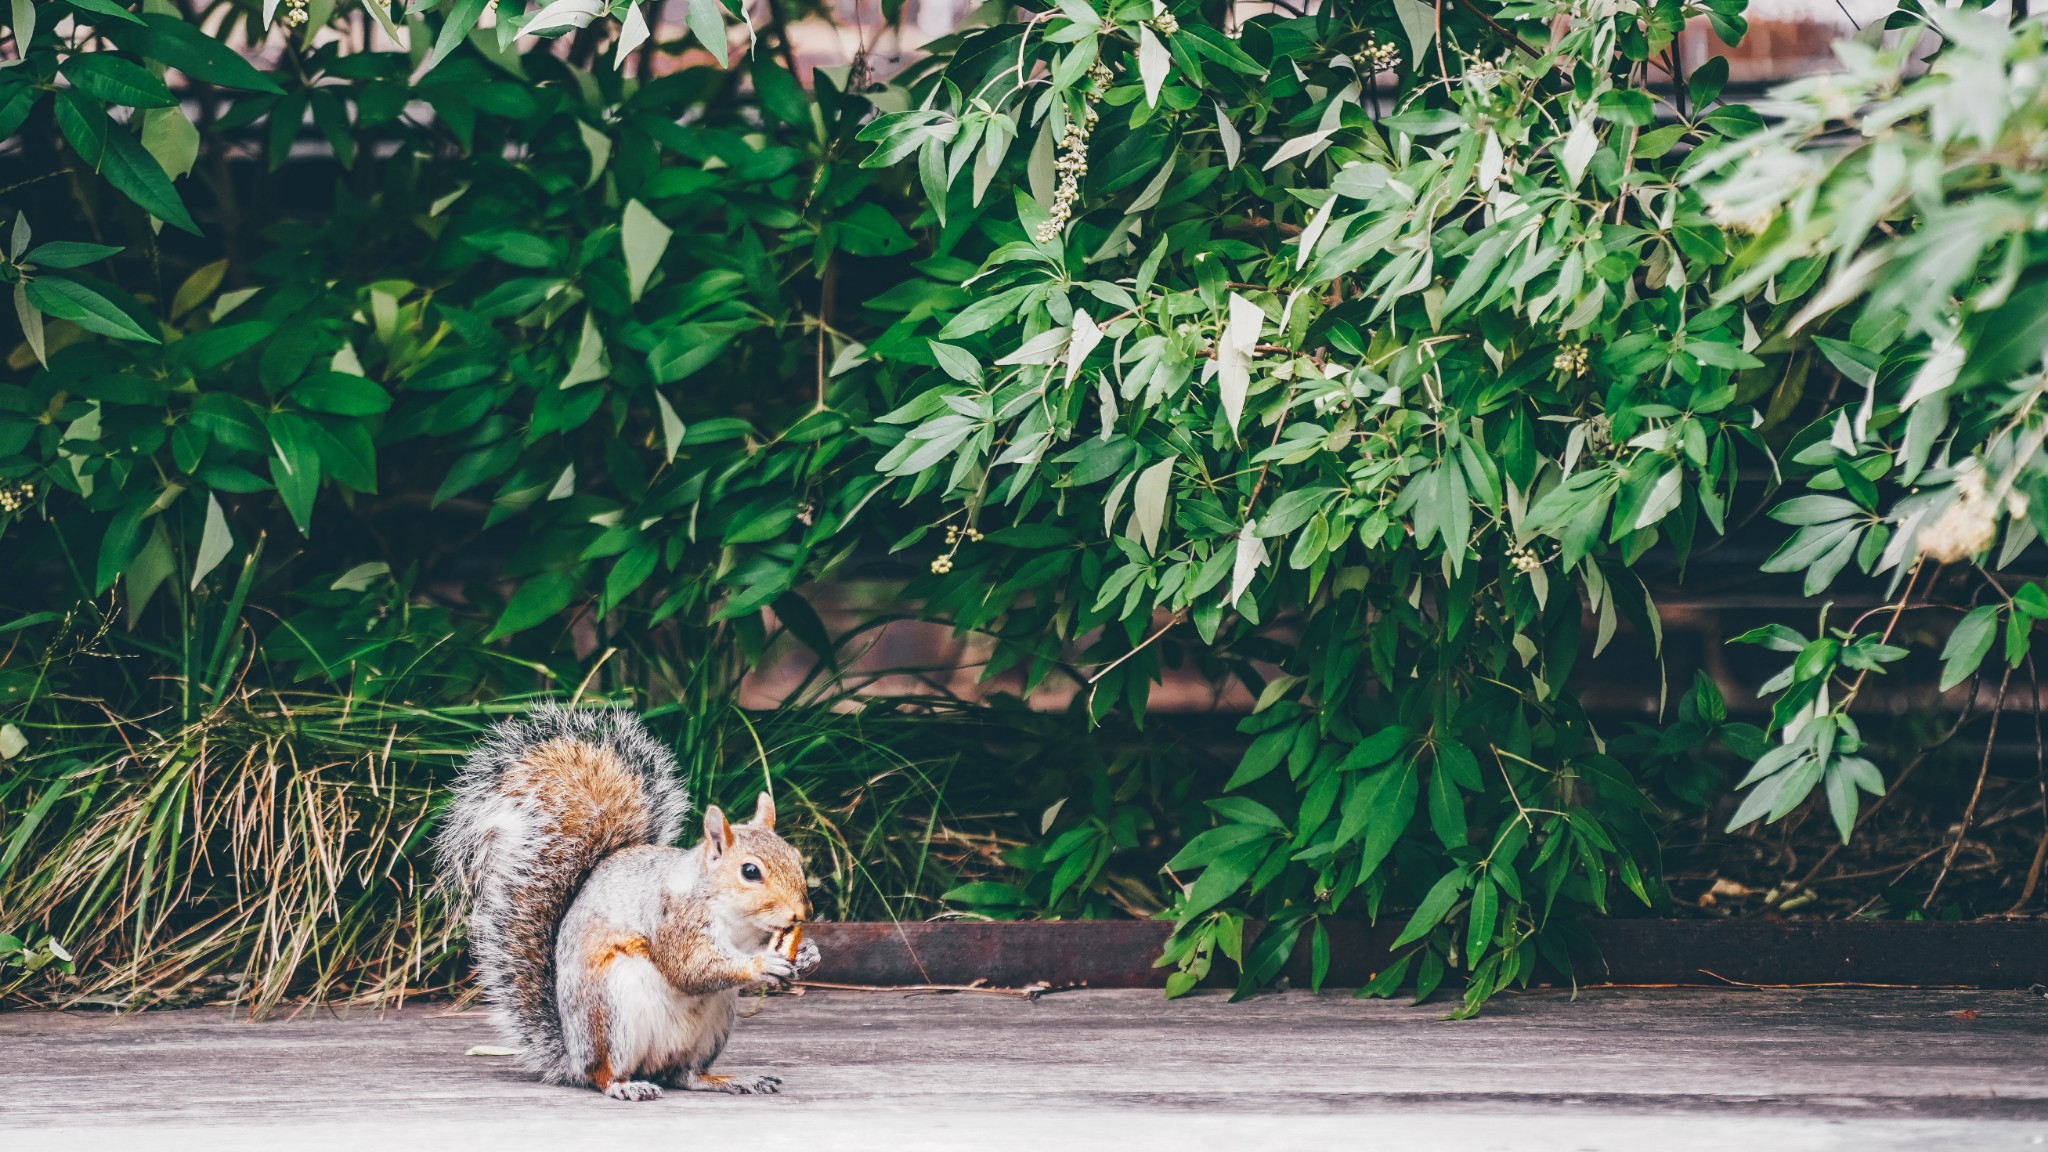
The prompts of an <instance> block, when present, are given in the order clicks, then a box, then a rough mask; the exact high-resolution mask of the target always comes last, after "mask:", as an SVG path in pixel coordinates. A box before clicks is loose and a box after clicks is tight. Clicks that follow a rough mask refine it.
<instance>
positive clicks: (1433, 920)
mask: <svg viewBox="0 0 2048 1152" xmlns="http://www.w3.org/2000/svg"><path fill="white" fill-rule="evenodd" d="M1469 876H1470V874H1469V873H1468V872H1467V870H1466V868H1465V866H1464V865H1462V864H1460V865H1459V866H1458V867H1456V868H1453V869H1451V870H1450V871H1449V872H1446V873H1444V874H1443V875H1442V876H1441V877H1439V878H1438V880H1437V882H1436V883H1435V884H1433V885H1431V886H1430V889H1429V894H1428V895H1426V896H1424V897H1423V898H1422V903H1421V904H1418V905H1416V907H1415V915H1413V916H1411V917H1409V918H1408V926H1407V927H1405V928H1403V929H1401V934H1400V935H1399V936H1396V937H1395V938H1394V942H1393V944H1391V945H1389V946H1388V947H1389V948H1401V947H1405V946H1406V945H1409V944H1413V943H1415V942H1416V941H1417V940H1420V939H1422V938H1423V937H1424V936H1427V935H1429V934H1430V932H1431V931H1433V930H1434V929H1435V928H1436V926H1437V925H1438V924H1440V923H1442V922H1443V918H1444V916H1445V914H1447V913H1449V912H1450V910H1451V905H1453V904H1455V903H1457V902H1458V893H1460V892H1463V891H1464V890H1465V884H1466V881H1467V880H1468V879H1469Z"/></svg>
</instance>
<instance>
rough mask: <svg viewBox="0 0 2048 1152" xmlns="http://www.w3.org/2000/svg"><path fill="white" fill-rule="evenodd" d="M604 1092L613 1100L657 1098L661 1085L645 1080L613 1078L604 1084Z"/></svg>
mask: <svg viewBox="0 0 2048 1152" xmlns="http://www.w3.org/2000/svg"><path fill="white" fill-rule="evenodd" d="M604 1094H605V1095H607V1096H609V1097H611V1098H612V1099H614V1100H635V1101H637V1100H659V1099H661V1085H659V1084H655V1083H651V1082H649V1081H646V1080H614V1081H612V1082H611V1083H609V1084H607V1085H605V1086H604Z"/></svg>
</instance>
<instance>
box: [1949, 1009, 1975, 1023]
mask: <svg viewBox="0 0 2048 1152" xmlns="http://www.w3.org/2000/svg"><path fill="white" fill-rule="evenodd" d="M1949 1015H1951V1016H1953V1017H1955V1018H1956V1019H1958V1020H1975V1019H1976V1018H1977V1010H1976V1009H1975V1008H1965V1009H1963V1010H1962V1011H1961V1012H1951V1013H1949Z"/></svg>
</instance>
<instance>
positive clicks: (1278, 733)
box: [1223, 724, 1298, 792]
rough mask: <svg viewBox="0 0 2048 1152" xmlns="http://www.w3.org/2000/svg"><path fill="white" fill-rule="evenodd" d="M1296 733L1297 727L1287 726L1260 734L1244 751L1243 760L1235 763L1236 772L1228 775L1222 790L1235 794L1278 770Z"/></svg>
mask: <svg viewBox="0 0 2048 1152" xmlns="http://www.w3.org/2000/svg"><path fill="white" fill-rule="evenodd" d="M1297 731H1298V726H1297V725H1293V724H1289V725H1286V726H1283V727H1280V728H1275V729H1273V730H1271V731H1269V732H1264V733H1261V734H1260V735H1259V738H1258V739H1256V740H1254V741H1252V746H1251V747H1250V748H1248V749H1246V750H1245V754H1244V758H1243V759H1242V760H1239V761H1238V762H1237V771H1235V772H1233V773H1231V774H1230V782H1229V783H1227V784H1225V785H1224V786H1223V790H1224V791H1225V792H1235V791H1237V790H1238V789H1239V788H1242V787H1244V786H1245V785H1247V784H1250V783H1252V782H1253V781H1255V780H1259V779H1262V778H1264V777H1265V775H1266V774H1267V773H1269V772H1271V771H1272V770H1273V769H1275V768H1278V767H1279V766H1280V761H1281V760H1282V759H1283V758H1284V757H1286V755H1287V750H1288V748H1290V747H1291V746H1293V744H1294V736H1295V733H1296V732H1297Z"/></svg>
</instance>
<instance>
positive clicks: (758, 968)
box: [754, 951, 802, 988]
mask: <svg viewBox="0 0 2048 1152" xmlns="http://www.w3.org/2000/svg"><path fill="white" fill-rule="evenodd" d="M798 955H799V956H801V955H802V952H801V951H799V952H798ZM796 977H797V966H796V965H795V964H794V963H792V962H791V961H790V959H789V957H787V956H784V955H783V954H782V953H780V952H763V953H761V954H760V955H759V956H756V957H754V978H755V979H756V980H759V981H760V982H761V983H763V984H765V985H767V986H769V987H770V988H782V987H785V986H787V985H788V984H790V983H791V982H793V981H794V980H795V979H796Z"/></svg>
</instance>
